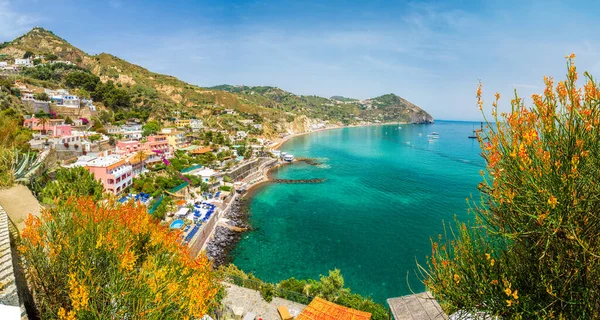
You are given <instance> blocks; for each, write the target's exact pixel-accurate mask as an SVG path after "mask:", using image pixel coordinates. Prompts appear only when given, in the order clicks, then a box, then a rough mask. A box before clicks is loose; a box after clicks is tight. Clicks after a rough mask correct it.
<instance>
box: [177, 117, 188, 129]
mask: <svg viewBox="0 0 600 320" xmlns="http://www.w3.org/2000/svg"><path fill="white" fill-rule="evenodd" d="M175 126H176V127H177V128H184V127H189V126H190V119H177V120H175Z"/></svg>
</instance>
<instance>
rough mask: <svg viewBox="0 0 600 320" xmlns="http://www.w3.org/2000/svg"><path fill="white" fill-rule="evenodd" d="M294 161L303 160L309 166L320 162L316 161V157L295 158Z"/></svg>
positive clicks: (317, 164)
mask: <svg viewBox="0 0 600 320" xmlns="http://www.w3.org/2000/svg"><path fill="white" fill-rule="evenodd" d="M296 161H297V162H304V163H306V164H308V165H311V166H319V165H321V164H322V163H321V162H319V161H317V160H316V159H313V158H296Z"/></svg>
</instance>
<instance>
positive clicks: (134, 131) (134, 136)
mask: <svg viewBox="0 0 600 320" xmlns="http://www.w3.org/2000/svg"><path fill="white" fill-rule="evenodd" d="M142 131H143V130H142V125H141V124H124V125H122V126H121V134H122V135H123V138H124V139H129V140H140V139H142Z"/></svg>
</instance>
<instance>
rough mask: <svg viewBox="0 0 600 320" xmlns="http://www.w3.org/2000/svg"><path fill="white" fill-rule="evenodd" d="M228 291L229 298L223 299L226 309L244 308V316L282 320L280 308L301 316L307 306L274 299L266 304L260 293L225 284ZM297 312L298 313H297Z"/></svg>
mask: <svg viewBox="0 0 600 320" xmlns="http://www.w3.org/2000/svg"><path fill="white" fill-rule="evenodd" d="M223 284H224V285H225V287H226V289H227V296H226V297H225V299H223V302H222V303H223V305H224V306H225V307H226V309H229V310H232V309H233V308H234V307H237V308H242V309H243V314H244V315H246V314H247V313H248V312H253V313H254V314H256V315H257V316H260V317H262V318H263V319H264V320H280V319H281V318H280V317H279V313H278V312H277V307H278V306H286V307H287V308H288V310H289V311H290V313H292V314H294V313H295V314H299V313H300V312H301V311H302V310H304V308H306V306H305V305H303V304H300V303H296V302H293V301H289V300H285V299H281V298H273V301H271V302H270V303H269V302H266V301H265V300H264V299H263V298H262V296H261V295H260V293H259V292H258V291H255V290H252V289H246V288H242V287H238V286H236V285H233V284H230V283H226V282H225V283H223ZM296 312H297V313H296Z"/></svg>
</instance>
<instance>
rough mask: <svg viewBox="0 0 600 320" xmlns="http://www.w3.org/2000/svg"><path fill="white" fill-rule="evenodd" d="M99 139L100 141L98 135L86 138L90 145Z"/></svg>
mask: <svg viewBox="0 0 600 320" xmlns="http://www.w3.org/2000/svg"><path fill="white" fill-rule="evenodd" d="M100 139H102V136H101V135H99V134H93V135H91V136H89V137H88V140H90V142H92V143H94V142H96V141H99V140H100Z"/></svg>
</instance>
